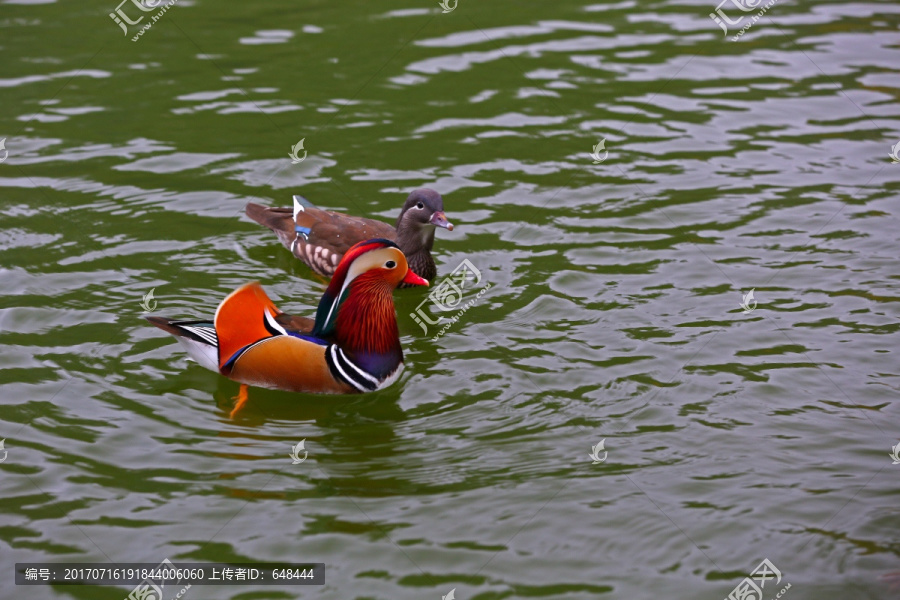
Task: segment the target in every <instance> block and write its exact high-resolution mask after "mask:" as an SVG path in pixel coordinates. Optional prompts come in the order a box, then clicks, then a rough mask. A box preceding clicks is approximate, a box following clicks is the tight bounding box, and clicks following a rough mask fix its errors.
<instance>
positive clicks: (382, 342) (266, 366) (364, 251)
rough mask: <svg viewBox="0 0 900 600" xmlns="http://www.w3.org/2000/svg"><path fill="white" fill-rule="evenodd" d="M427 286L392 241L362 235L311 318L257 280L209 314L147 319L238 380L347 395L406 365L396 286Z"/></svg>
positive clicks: (388, 378)
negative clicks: (282, 306) (288, 309)
mask: <svg viewBox="0 0 900 600" xmlns="http://www.w3.org/2000/svg"><path fill="white" fill-rule="evenodd" d="M401 283H405V284H408V285H426V286H427V285H428V282H427V281H425V280H424V279H422V278H421V277H419V276H418V275H417V274H416V273H415V272H414V271H412V270H411V269H410V268H409V266H408V264H407V261H406V258H405V257H404V255H403V253H402V252H401V251H400V249H399V248H398V247H397V244H395V243H394V242H392V241H390V240H386V239H371V240H367V241H364V242H360V243H358V244H356V245H354V246H352V247H351V248H349V249H348V251H347V252H346V253H345V254H344V257H343V259H342V260H341V261H340V263H338V265H337V268H336V270H335V273H334V276H333V277H332V279H331V283H330V284H329V286H328V289H326V290H325V293H324V294H323V295H322V299H321V301H320V302H319V307H318V310H317V312H316V318H315V319H309V318H306V317H299V316H293V315H288V314H285V313H283V312H282V311H281V310H279V309H278V307H276V306H275V304H274V303H273V302H272V300H270V299H269V297H268V296H267V295H266V293H265V292H264V291H263V289H262V287H261V286H260V285H259V283H258V282H252V283H248V284H245V285H243V286H241V287H240V288H238V289H237V290H235V291H234V292H232V293H231V294H229V295H228V297H226V298H225V300H223V301H222V303H221V304H220V305H219V307H218V309H217V310H216V314H215V317H214V318H213V320H199V321H176V320H173V319H168V318H165V317H156V316H148V317H147V319H148V320H149V321H150V322H151V323H153V324H154V325H156V326H157V327H159V328H160V329H162V330H164V331H167V332H169V333H171V334H172V335H174V336H175V337H176V338H177V339H178V341H179V342H180V343H181V344H182V345H183V346H184V347H185V349H186V350H187V352H188V354H189V355H190V356H191V357H192V358H193V359H194V360H196V361H197V362H198V363H199V364H200V365H201V366H204V367H206V368H208V369H210V370H213V371H217V372H219V373H221V374H222V375H224V376H226V377H228V378H230V379H233V380H235V381H239V382H241V383H245V384H249V385H256V386H261V387H270V388H276V389H282V390H287V391H296V392H311V393H321V394H348V393H360V392H368V391H374V390H377V389H381V388H383V387H385V386H387V385H389V384H390V383H392V382H393V381H394V380H395V379H396V378H397V376H398V375H399V374H400V370H401V368H402V366H403V350H402V348H401V347H400V335H399V331H398V328H397V315H396V312H395V310H394V300H393V296H392V292H393V290H394V289H395V288H396V287H397V286H398V285H400V284H401Z"/></svg>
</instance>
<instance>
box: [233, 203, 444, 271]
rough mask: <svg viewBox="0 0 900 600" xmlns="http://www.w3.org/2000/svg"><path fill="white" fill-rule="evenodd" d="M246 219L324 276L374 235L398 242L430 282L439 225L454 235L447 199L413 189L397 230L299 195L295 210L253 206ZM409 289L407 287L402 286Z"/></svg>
mask: <svg viewBox="0 0 900 600" xmlns="http://www.w3.org/2000/svg"><path fill="white" fill-rule="evenodd" d="M246 213H247V216H248V217H250V218H251V219H253V220H254V221H256V222H257V223H259V224H260V225H265V226H266V227H268V228H269V229H271V230H272V231H274V232H275V233H276V235H278V239H279V240H281V243H282V244H284V246H285V247H286V248H287V249H288V250H290V251H291V253H292V254H293V255H294V256H296V257H297V258H299V259H300V260H302V261H303V262H305V263H306V264H307V265H309V266H310V268H312V270H313V271H315V272H316V273H318V274H319V275H324V276H325V277H329V276H331V274H332V273H334V270H335V267H336V266H337V265H338V263H339V262H340V260H341V256H342V255H343V254H344V253H345V252H347V249H348V248H350V246H352V245H353V244H355V243H357V242H359V241H361V240H365V239H368V238H371V237H379V238H385V239H389V240H394V241H396V242H397V245H398V246H399V247H400V249H401V250H402V251H403V254H405V255H406V259H407V261H409V267H410V268H411V269H412V270H413V271H415V272H416V273H418V274H419V275H421V276H422V277H423V278H425V279H427V280H428V281H432V280H434V277H435V275H437V268H436V267H435V266H434V259H433V258H432V257H431V247H432V246H433V245H434V232H435V227H443V228H445V229H447V230H448V231H453V225H452V224H451V223H450V222H449V221H447V216H446V215H445V214H444V200H443V198H441V195H440V194H438V193H437V192H436V191H434V190H429V189H427V188H422V189H419V190H415V191H413V192H412V193H411V194H410V195H409V197H408V198H407V199H406V202H405V203H404V204H403V209H402V210H401V211H400V217H399V218H398V219H397V226H396V229H395V228H394V227H391V226H390V225H388V224H387V223H383V222H381V221H376V220H374V219H364V218H361V217H351V216H349V215H345V214H342V213H338V212H333V211H330V210H322V209H320V208H316V207H315V206H313V205H312V204H311V203H310V202H309V201H308V200H306V199H305V198H303V197H301V196H294V208H293V210H291V209H290V208H274V207H267V206H261V205H259V204H254V203H253V202H250V203H248V204H247V208H246ZM403 287H405V285H404V286H403Z"/></svg>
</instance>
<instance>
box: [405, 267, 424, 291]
mask: <svg viewBox="0 0 900 600" xmlns="http://www.w3.org/2000/svg"><path fill="white" fill-rule="evenodd" d="M401 283H408V284H409V285H424V286H425V287H428V280H427V279H422V278H421V277H419V276H418V275H416V274H415V272H413V270H412V269H408V270H407V271H406V276H405V277H404V278H403V281H402V282H401Z"/></svg>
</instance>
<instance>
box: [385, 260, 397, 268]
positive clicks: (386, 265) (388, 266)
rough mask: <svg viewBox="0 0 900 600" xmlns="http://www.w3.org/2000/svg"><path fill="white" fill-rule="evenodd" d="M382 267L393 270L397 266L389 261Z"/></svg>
mask: <svg viewBox="0 0 900 600" xmlns="http://www.w3.org/2000/svg"><path fill="white" fill-rule="evenodd" d="M384 266H385V267H387V268H388V269H393V268H394V267H396V266H397V263H395V262H394V261H392V260H389V261H387V262H386V263H384Z"/></svg>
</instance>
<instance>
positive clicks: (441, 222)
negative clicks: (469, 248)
mask: <svg viewBox="0 0 900 600" xmlns="http://www.w3.org/2000/svg"><path fill="white" fill-rule="evenodd" d="M429 223H431V224H432V225H434V226H435V227H443V228H444V229H446V230H447V231H453V223H451V222H450V221H448V220H447V215H445V214H444V211H442V210H439V211H438V212H436V213H434V214H433V215H431V220H430V221H429Z"/></svg>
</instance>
